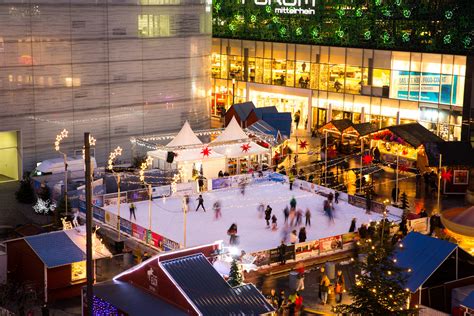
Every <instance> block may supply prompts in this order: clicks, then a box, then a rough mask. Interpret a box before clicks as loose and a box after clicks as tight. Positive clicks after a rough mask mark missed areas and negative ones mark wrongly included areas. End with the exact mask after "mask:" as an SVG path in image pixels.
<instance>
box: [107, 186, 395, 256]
mask: <svg viewBox="0 0 474 316" xmlns="http://www.w3.org/2000/svg"><path fill="white" fill-rule="evenodd" d="M293 196H294V197H295V199H296V201H297V205H296V209H301V210H302V211H303V214H304V212H305V210H306V208H309V209H310V211H311V215H312V216H311V227H306V230H307V241H310V240H314V239H320V238H324V237H330V236H334V235H339V234H344V233H347V232H348V230H349V226H350V223H351V220H352V218H354V217H355V218H357V226H360V225H361V224H362V223H368V222H370V221H372V220H380V219H381V218H382V216H381V215H380V214H376V213H372V214H370V215H369V214H366V212H365V210H364V209H361V208H358V207H355V206H353V205H350V204H348V203H347V202H346V201H341V200H340V201H339V204H335V210H334V218H335V219H334V222H330V221H329V220H328V218H327V216H326V215H325V214H324V212H323V202H324V200H325V199H326V198H325V197H323V196H320V195H317V194H314V193H310V192H306V191H303V190H300V189H298V188H294V189H293V191H290V190H289V186H288V184H282V183H276V182H264V183H259V184H252V185H249V186H248V187H247V189H246V192H245V195H242V194H241V193H240V190H239V189H237V188H231V189H221V190H216V191H211V192H206V193H204V194H203V197H204V205H205V207H206V212H204V211H203V210H202V208H200V209H199V211H197V212H196V211H195V209H196V206H197V203H198V202H197V201H196V199H197V195H193V196H191V201H190V207H189V212H188V214H187V247H191V246H196V245H200V244H205V243H209V242H213V241H216V240H224V242H225V243H226V244H228V241H229V237H228V236H227V230H228V229H229V227H230V225H231V224H232V223H236V224H237V226H238V236H239V240H240V244H239V248H241V249H243V250H245V251H246V252H254V251H258V250H264V249H270V248H275V247H277V246H278V245H279V244H280V242H281V239H282V227H283V226H284V215H283V209H284V208H285V206H286V205H288V206H289V202H290V199H291V198H292V197H293ZM216 200H219V201H220V202H221V205H222V217H221V218H220V219H219V220H215V219H214V211H213V209H212V205H213V203H214V202H215V201H216ZM261 202H263V203H264V204H265V206H266V205H267V204H269V205H270V206H271V207H272V209H273V212H272V215H273V214H275V215H276V216H277V218H278V230H277V231H272V230H271V229H268V228H266V223H265V219H264V218H263V214H262V217H260V216H259V214H258V211H257V207H258V205H259V204H260V203H261ZM152 205H153V208H152V228H153V229H152V230H153V231H154V232H156V233H158V234H160V235H162V236H165V237H167V238H169V239H171V240H174V241H176V242H179V243H183V236H184V233H183V228H184V225H183V222H184V216H183V211H182V198H179V197H176V198H166V199H155V200H153V201H152ZM135 206H136V216H137V220H136V221H135V220H134V219H133V220H132V222H137V224H139V225H140V226H142V227H148V201H142V202H136V203H135ZM104 209H106V210H107V211H110V212H112V213H114V214H117V208H116V206H115V205H109V206H106V207H104ZM121 215H122V216H121V217H122V218H125V219H128V218H129V206H128V205H123V204H122V206H121ZM389 219H395V220H396V219H397V218H396V217H394V218H391V215H389ZM398 219H399V218H398ZM302 222H303V225H304V216H303V221H302ZM292 229H293V228H292ZM294 229H296V230H297V231H299V227H298V228H294Z"/></svg>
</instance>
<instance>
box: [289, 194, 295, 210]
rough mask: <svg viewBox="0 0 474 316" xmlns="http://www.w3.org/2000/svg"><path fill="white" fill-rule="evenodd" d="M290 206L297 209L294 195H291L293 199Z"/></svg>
mask: <svg viewBox="0 0 474 316" xmlns="http://www.w3.org/2000/svg"><path fill="white" fill-rule="evenodd" d="M290 207H291V208H293V209H295V208H296V199H295V197H294V196H292V197H291V200H290Z"/></svg>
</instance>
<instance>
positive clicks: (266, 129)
mask: <svg viewBox="0 0 474 316" xmlns="http://www.w3.org/2000/svg"><path fill="white" fill-rule="evenodd" d="M247 129H248V130H249V131H252V132H258V133H263V134H267V135H271V136H273V137H275V138H277V136H278V131H277V130H276V129H274V128H273V127H272V126H270V125H269V124H268V123H267V122H265V121H264V120H258V121H257V122H255V123H253V124H252V125H250V126H249V127H247Z"/></svg>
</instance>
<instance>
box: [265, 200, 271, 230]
mask: <svg viewBox="0 0 474 316" xmlns="http://www.w3.org/2000/svg"><path fill="white" fill-rule="evenodd" d="M271 218H272V208H271V207H270V205H267V208H266V209H265V221H266V222H267V228H270V219H271Z"/></svg>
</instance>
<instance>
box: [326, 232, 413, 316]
mask: <svg viewBox="0 0 474 316" xmlns="http://www.w3.org/2000/svg"><path fill="white" fill-rule="evenodd" d="M384 239H385V238H384ZM361 245H362V247H361V249H360V251H361V252H362V253H365V254H366V260H363V261H361V262H358V263H357V268H359V269H360V271H361V275H359V276H356V283H355V285H354V286H353V287H352V288H351V290H350V295H351V296H352V299H353V302H352V304H341V305H338V306H336V308H335V309H336V311H337V312H338V313H352V314H359V315H411V314H413V313H414V312H416V310H415V309H407V302H408V298H409V296H410V292H409V291H408V290H407V289H405V284H406V273H410V272H411V270H407V271H405V270H406V269H402V268H400V267H398V266H396V265H395V262H394V259H393V251H394V247H393V246H392V245H391V243H390V242H385V243H383V244H379V245H374V243H373V241H371V240H370V239H369V240H366V241H363V242H362V243H361Z"/></svg>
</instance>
